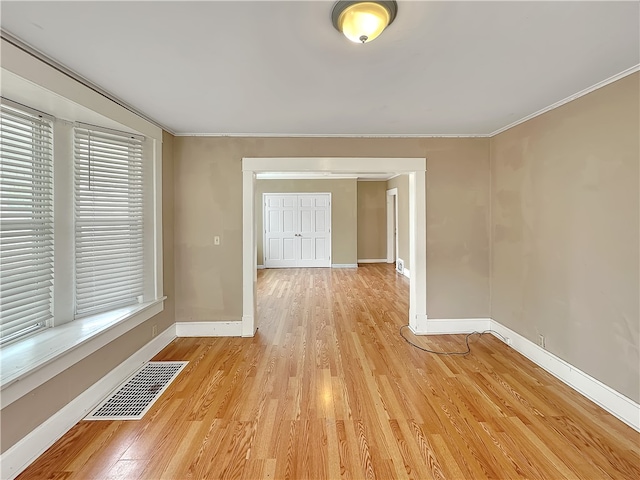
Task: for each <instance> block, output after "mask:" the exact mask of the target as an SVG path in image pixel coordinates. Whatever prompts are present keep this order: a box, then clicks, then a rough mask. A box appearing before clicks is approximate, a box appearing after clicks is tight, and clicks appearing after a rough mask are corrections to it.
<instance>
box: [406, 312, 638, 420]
mask: <svg viewBox="0 0 640 480" xmlns="http://www.w3.org/2000/svg"><path fill="white" fill-rule="evenodd" d="M410 329H411V331H412V332H413V333H414V334H416V335H444V334H460V333H471V332H483V331H486V330H492V331H494V332H496V333H498V334H500V335H502V336H503V337H504V339H502V338H500V336H499V335H495V337H496V338H498V339H499V340H501V341H503V342H505V343H506V344H507V345H509V346H510V347H511V348H513V349H514V350H516V351H517V352H519V353H521V354H522V355H524V356H525V357H527V358H528V359H529V360H531V361H532V362H533V363H535V364H536V365H538V366H540V367H542V368H544V369H545V370H546V371H547V372H549V373H550V374H551V375H553V376H554V377H556V378H557V379H558V380H560V381H562V382H563V383H565V384H566V385H569V386H570V387H571V388H573V389H574V390H576V391H577V392H579V393H581V394H582V395H584V396H585V397H586V398H588V399H589V400H591V401H592V402H593V403H595V404H597V405H599V406H600V407H602V408H604V409H605V410H606V411H607V412H609V413H610V414H611V415H613V416H615V417H617V418H619V419H620V420H622V421H623V422H624V423H626V424H627V425H629V426H630V427H631V428H633V429H635V430H637V431H639V432H640V404H638V403H636V402H634V401H633V400H631V399H630V398H628V397H626V396H624V395H622V394H621V393H620V392H617V391H616V390H614V389H613V388H611V387H609V386H607V385H605V384H604V383H602V382H601V381H599V380H597V379H595V378H593V377H592V376H591V375H589V374H587V373H585V372H583V371H582V370H580V369H578V368H576V367H574V366H573V365H571V364H570V363H568V362H566V361H564V360H562V359H561V358H559V357H557V356H555V355H554V354H553V353H551V352H549V351H547V350H545V349H544V348H542V347H540V346H538V345H537V344H536V343H534V342H532V341H531V340H529V339H527V338H525V337H523V336H522V335H520V334H518V333H516V332H514V331H513V330H511V329H510V328H507V327H505V326H504V325H502V324H501V323H499V322H496V321H495V320H493V319H491V318H452V319H427V322H426V331H414V329H413V328H411V327H410Z"/></svg>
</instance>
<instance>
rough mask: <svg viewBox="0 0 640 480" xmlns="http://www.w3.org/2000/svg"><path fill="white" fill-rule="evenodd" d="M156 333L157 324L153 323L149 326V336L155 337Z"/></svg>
mask: <svg viewBox="0 0 640 480" xmlns="http://www.w3.org/2000/svg"><path fill="white" fill-rule="evenodd" d="M156 335H158V326H157V325H154V326H153V327H151V337H155V336H156Z"/></svg>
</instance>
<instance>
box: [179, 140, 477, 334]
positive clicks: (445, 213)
mask: <svg viewBox="0 0 640 480" xmlns="http://www.w3.org/2000/svg"><path fill="white" fill-rule="evenodd" d="M309 156H316V157H349V156H351V157H426V158H427V244H428V248H427V313H428V315H429V316H430V317H432V318H460V317H488V316H489V139H486V138H465V139H451V138H242V137H177V138H176V140H175V161H176V164H175V195H176V199H175V242H176V243H175V248H176V250H175V254H176V263H175V265H176V299H177V300H176V319H177V320H178V321H221V320H240V319H241V317H242V268H241V267H242V158H243V157H309ZM389 169H390V170H391V171H393V164H390V165H389ZM430 223H431V225H429V224H430ZM215 235H220V236H221V238H222V244H221V245H219V246H215V245H213V237H214V236H215ZM460 252H462V253H463V255H462V256H457V255H456V254H457V253H460Z"/></svg>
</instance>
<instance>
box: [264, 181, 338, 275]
mask: <svg viewBox="0 0 640 480" xmlns="http://www.w3.org/2000/svg"><path fill="white" fill-rule="evenodd" d="M267 195H280V196H282V195H291V196H293V195H295V196H297V197H299V196H313V195H327V196H328V197H329V237H328V242H329V249H328V250H329V252H328V258H327V261H328V265H326V267H320V268H330V267H331V250H332V246H333V225H332V223H331V222H332V218H333V216H332V209H333V201H332V199H331V192H264V193H263V194H262V265H263V266H264V268H317V267H273V266H271V267H267V228H266V226H265V223H264V222H265V217H266V215H265V214H266V213H267V202H266V199H267ZM256 268H257V267H256Z"/></svg>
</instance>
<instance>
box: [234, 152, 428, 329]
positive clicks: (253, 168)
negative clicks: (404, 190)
mask: <svg viewBox="0 0 640 480" xmlns="http://www.w3.org/2000/svg"><path fill="white" fill-rule="evenodd" d="M426 163H427V162H426V158H424V157H421V158H398V157H390V158H382V157H244V158H243V159H242V335H243V336H245V337H251V336H253V335H255V332H256V328H257V324H256V315H255V314H256V288H257V284H256V269H257V257H256V245H257V242H256V226H255V196H254V195H255V176H256V173H268V172H283V173H286V172H297V173H300V172H330V173H334V174H341V173H344V174H358V173H359V172H360V173H361V172H371V173H387V172H395V173H407V174H409V241H410V244H409V262H410V264H411V283H410V285H409V318H408V324H409V328H410V329H411V330H412V331H413V332H414V333H416V334H425V333H427V275H426V273H427V241H426V240H427V229H426V220H427V215H426V188H425V187H426V183H425V180H426Z"/></svg>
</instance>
